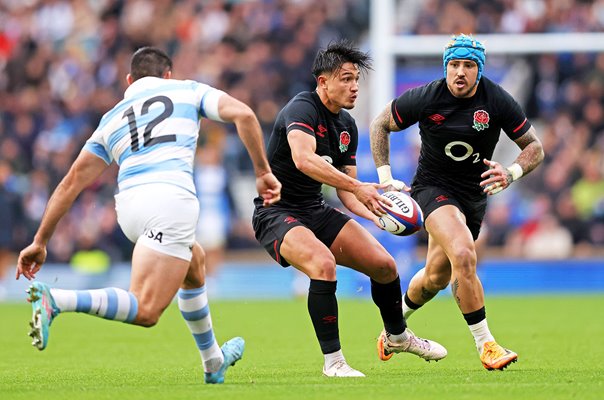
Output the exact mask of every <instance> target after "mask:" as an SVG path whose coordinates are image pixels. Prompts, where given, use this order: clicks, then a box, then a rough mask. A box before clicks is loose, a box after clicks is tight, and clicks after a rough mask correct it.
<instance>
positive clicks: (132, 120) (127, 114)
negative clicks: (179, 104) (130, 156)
mask: <svg viewBox="0 0 604 400" xmlns="http://www.w3.org/2000/svg"><path fill="white" fill-rule="evenodd" d="M154 103H162V104H163V105H164V110H163V111H162V112H161V114H159V115H158V116H157V117H155V118H153V119H152V120H151V121H149V123H148V124H147V125H146V126H145V131H144V133H143V147H150V146H153V145H154V144H158V143H166V142H175V141H176V135H162V136H156V137H152V136H151V131H152V130H153V128H155V127H156V126H157V125H158V124H159V123H160V122H162V121H163V120H165V119H166V118H168V117H170V115H172V113H173V112H174V103H172V100H170V98H169V97H167V96H155V97H151V98H150V99H149V100H147V101H145V102H144V103H143V107H142V108H141V115H145V114H148V113H149V109H150V108H151V105H153V104H154ZM122 118H128V128H130V148H131V149H132V151H133V152H134V151H138V150H140V146H139V143H138V142H139V141H138V127H137V125H136V117H135V115H134V107H130V108H128V109H127V110H126V111H124V114H123V115H122Z"/></svg>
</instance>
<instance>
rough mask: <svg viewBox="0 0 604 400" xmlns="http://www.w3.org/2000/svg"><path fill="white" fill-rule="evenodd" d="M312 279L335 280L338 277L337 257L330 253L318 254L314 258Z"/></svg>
mask: <svg viewBox="0 0 604 400" xmlns="http://www.w3.org/2000/svg"><path fill="white" fill-rule="evenodd" d="M312 265H313V271H314V273H313V275H314V276H312V277H311V278H312V279H319V280H326V281H333V280H335V279H336V259H335V257H334V256H333V255H332V254H331V253H330V254H317V255H315V256H314V257H313V259H312Z"/></svg>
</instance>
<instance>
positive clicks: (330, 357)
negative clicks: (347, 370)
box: [323, 349, 346, 368]
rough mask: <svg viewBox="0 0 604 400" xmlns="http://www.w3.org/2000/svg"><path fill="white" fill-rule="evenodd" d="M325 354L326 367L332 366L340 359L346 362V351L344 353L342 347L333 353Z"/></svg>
mask: <svg viewBox="0 0 604 400" xmlns="http://www.w3.org/2000/svg"><path fill="white" fill-rule="evenodd" d="M323 356H324V357H325V368H329V367H331V366H332V365H334V364H335V363H336V362H338V361H344V362H346V359H345V358H344V353H342V349H340V350H338V351H334V352H333V353H329V354H323Z"/></svg>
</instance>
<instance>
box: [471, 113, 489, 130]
mask: <svg viewBox="0 0 604 400" xmlns="http://www.w3.org/2000/svg"><path fill="white" fill-rule="evenodd" d="M490 119H491V117H489V113H488V112H486V111H485V110H478V111H476V112H475V113H474V125H473V126H472V128H474V129H476V130H477V131H479V132H480V131H482V130H484V129H487V128H488V127H489V121H490Z"/></svg>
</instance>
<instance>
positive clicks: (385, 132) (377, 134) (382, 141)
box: [369, 104, 410, 191]
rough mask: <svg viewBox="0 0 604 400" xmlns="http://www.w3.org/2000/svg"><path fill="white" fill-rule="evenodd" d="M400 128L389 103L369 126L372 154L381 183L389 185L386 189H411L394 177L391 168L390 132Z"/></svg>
mask: <svg viewBox="0 0 604 400" xmlns="http://www.w3.org/2000/svg"><path fill="white" fill-rule="evenodd" d="M400 130H401V129H400V128H399V127H398V126H397V125H396V123H395V122H394V118H392V111H390V104H388V105H387V106H386V107H385V108H384V110H383V111H382V112H381V113H380V114H379V115H378V116H377V117H375V119H374V120H373V121H372V122H371V125H370V126H369V139H370V142H371V154H372V155H373V162H374V163H375V166H376V167H377V172H378V176H379V178H380V183H383V184H386V185H388V187H387V188H386V190H399V191H400V190H405V191H409V190H410V188H409V187H408V186H407V185H406V184H405V183H404V182H402V181H399V180H396V179H394V178H393V177H392V172H391V170H390V132H398V131H400Z"/></svg>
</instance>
